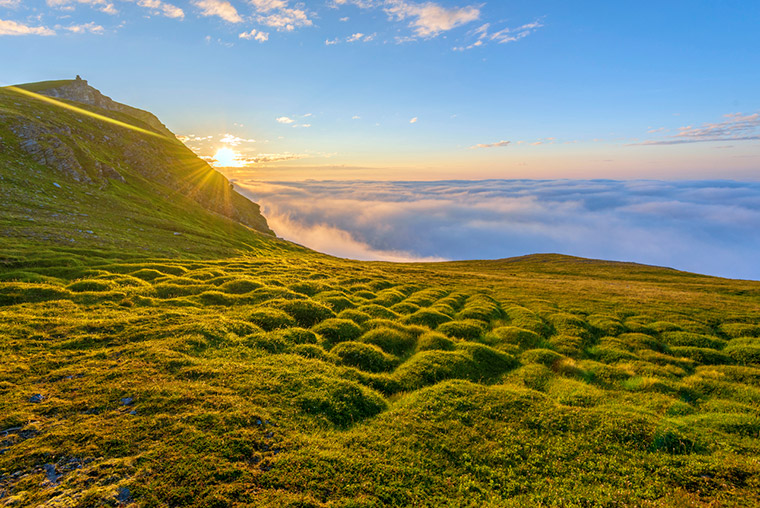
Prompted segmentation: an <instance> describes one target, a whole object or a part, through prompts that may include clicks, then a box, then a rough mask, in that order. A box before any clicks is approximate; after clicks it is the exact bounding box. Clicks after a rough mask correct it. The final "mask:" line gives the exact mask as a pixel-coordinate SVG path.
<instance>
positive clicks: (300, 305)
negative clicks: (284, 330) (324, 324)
mask: <svg viewBox="0 0 760 508" xmlns="http://www.w3.org/2000/svg"><path fill="white" fill-rule="evenodd" d="M269 305H271V306H273V307H276V308H279V309H282V310H284V311H285V312H287V313H288V314H290V315H291V316H292V317H293V319H295V320H296V324H298V326H302V327H304V328H311V327H312V326H314V325H316V324H317V323H319V322H321V321H324V320H325V319H329V318H333V317H335V313H334V312H333V311H332V310H330V309H329V308H328V307H326V306H325V305H322V304H321V303H317V302H315V301H312V300H278V301H272V302H270V304H269Z"/></svg>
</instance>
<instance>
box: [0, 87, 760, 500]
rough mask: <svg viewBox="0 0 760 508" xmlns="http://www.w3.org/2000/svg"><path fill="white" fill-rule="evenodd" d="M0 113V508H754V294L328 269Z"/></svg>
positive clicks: (47, 129)
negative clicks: (27, 142)
mask: <svg viewBox="0 0 760 508" xmlns="http://www.w3.org/2000/svg"><path fill="white" fill-rule="evenodd" d="M50 86H51V85H50V84H46V85H44V86H43V85H40V86H38V87H31V88H42V89H43V90H44V89H49V88H50ZM61 86H66V85H60V86H59V85H56V86H55V87H53V88H56V89H58V88H60V87H61ZM77 86H81V85H77ZM46 87H47V88H46ZM0 100H1V102H0V107H1V108H2V110H0V116H2V118H0V137H2V140H1V141H0V142H2V148H3V149H2V151H0V177H2V179H1V180H0V192H1V193H2V194H0V198H1V199H2V202H3V207H2V208H1V209H0V225H1V227H2V238H1V241H0V256H2V257H0V504H4V505H7V506H117V505H133V506H147V507H152V506H198V507H209V506H220V507H221V506H223V507H227V506H230V507H232V506H276V507H319V508H334V507H344V508H347V507H378V506H431V507H439V506H452V507H454V506H456V507H460V506H472V507H481V506H485V507H505V506H673V507H676V506H677V507H680V506H758V505H760V463H759V462H758V460H757V457H758V456H760V417H759V416H758V415H760V388H758V386H760V282H753V281H735V280H726V279H720V278H716V277H706V276H701V275H697V274H689V273H683V272H678V271H675V270H671V269H666V268H658V267H650V266H642V265H635V264H631V263H614V262H607V261H596V260H588V259H581V258H575V257H570V256H561V255H548V254H544V255H531V256H524V257H521V258H513V259H504V260H495V261H466V262H450V263H429V264H392V263H377V262H376V263H362V262H356V261H350V260H342V259H337V258H334V257H330V256H326V255H322V254H319V253H316V252H313V251H309V250H307V249H304V248H301V247H298V246H296V245H293V244H290V243H288V242H284V241H281V240H278V239H276V238H274V237H273V236H272V235H270V234H268V233H267V232H266V231H265V232H257V231H255V230H254V229H252V228H249V227H247V226H244V225H242V224H240V223H239V222H238V221H236V220H233V218H230V216H234V215H233V214H232V213H230V214H229V216H225V215H222V214H220V213H216V212H214V211H210V210H222V211H224V210H228V211H229V209H227V208H224V206H227V205H229V203H222V204H216V203H214V202H213V199H212V197H214V196H215V197H216V198H219V199H226V197H228V196H229V194H226V192H225V191H224V187H223V186H221V185H212V186H210V187H209V186H206V185H205V183H204V182H201V181H197V182H196V180H204V181H206V180H211V181H215V182H221V183H223V184H226V181H224V180H219V179H218V178H217V177H215V176H214V173H211V172H209V171H208V168H207V167H206V166H203V165H201V164H200V163H199V162H197V161H196V160H195V159H193V158H191V157H189V156H187V157H186V156H185V155H183V154H185V152H184V151H183V150H182V147H181V146H180V145H179V144H177V143H176V141H174V140H166V139H165V138H164V139H158V138H155V136H153V135H147V137H146V134H145V133H138V132H134V131H131V130H129V129H124V128H123V127H117V126H114V125H112V124H108V123H106V124H104V123H103V120H99V119H96V118H92V117H88V116H86V115H85V116H82V115H81V114H79V113H75V112H71V113H69V112H67V111H61V110H60V108H59V107H56V106H52V105H50V106H48V105H46V103H45V102H44V101H42V102H41V101H39V99H32V98H28V99H27V98H26V96H24V95H23V94H19V93H15V92H12V91H8V90H1V89H0ZM70 104H74V103H70ZM87 107H88V108H90V109H88V111H92V112H95V111H97V112H101V113H102V112H104V111H107V110H103V109H102V108H97V107H94V106H87ZM108 114H109V115H111V117H112V118H116V119H119V120H122V121H125V122H131V123H133V124H139V126H141V128H145V129H153V127H151V125H150V124H149V123H148V122H147V121H146V122H140V121H139V120H137V119H135V118H133V117H132V116H131V115H126V114H124V113H123V112H121V111H110V112H108ZM38 117H39V118H38ZM25 125H31V126H32V127H29V128H28V129H32V130H34V129H38V130H40V131H41V132H43V133H44V134H42V135H40V136H36V137H29V138H28V139H33V140H36V141H37V144H38V145H39V146H41V147H43V148H44V150H45V152H44V156H45V159H44V161H43V162H44V164H42V163H39V162H35V161H34V157H35V155H34V153H35V150H32V151H31V152H30V151H29V148H30V147H29V146H27V147H26V149H25V148H23V147H22V146H21V145H22V143H24V138H23V136H24V135H25V134H21V135H19V134H18V133H17V132H16V131H19V132H21V131H22V130H23V129H24V128H26V127H23V128H22V127H19V126H25ZM20 129H21V130H20ZM118 129H121V130H118ZM34 132H37V131H34ZM69 132H70V133H71V134H69ZM152 132H156V133H158V131H157V130H156V129H153V130H152ZM104 135H105V136H108V137H109V139H107V140H104V139H103V136H104ZM154 138H155V139H154ZM54 139H55V140H57V141H54ZM61 144H64V145H65V147H63V146H62V145H61ZM32 147H33V145H32ZM67 150H70V152H69V151H67ZM48 151H50V153H52V155H54V156H55V157H54V158H51V159H48ZM70 153H73V154H74V155H73V157H74V158H75V159H76V161H77V162H79V161H83V162H81V163H80V166H81V168H82V169H81V170H80V169H79V167H77V166H74V165H73V163H72V167H74V169H75V170H76V171H77V172H78V173H77V174H78V175H79V180H78V181H77V180H76V179H75V178H74V176H75V175H73V174H68V173H67V172H66V170H65V167H63V166H62V164H63V163H62V162H61V161H64V162H65V161H67V160H68V159H67V157H66V155H67V154H69V155H70ZM59 154H61V155H59ZM173 157H175V158H176V159H175V158H173ZM88 161H90V162H88ZM93 161H94V162H93ZM151 161H158V162H160V163H161V164H159V165H156V166H153V165H152V163H151ZM178 161H179V162H178ZM180 162H184V163H186V165H185V164H183V163H180ZM97 163H100V165H101V166H100V167H98V165H97ZM103 165H107V166H108V167H111V168H113V169H114V170H115V171H116V172H118V174H119V175H121V176H122V177H123V178H124V181H123V182H122V181H121V180H120V179H119V178H118V177H117V176H116V175H112V176H110V177H109V176H108V175H109V174H110V172H109V171H108V170H107V169H104V168H103ZM191 165H194V166H192V168H196V169H197V171H199V172H201V174H202V175H203V176H202V177H201V178H193V176H192V175H191V173H192V171H193V170H192V169H189V168H190V167H191ZM85 176H86V177H87V178H88V179H89V182H88V181H87V180H85ZM190 180H192V181H193V182H194V184H193V185H192V186H187V185H184V184H185V182H187V181H190ZM216 190H218V191H219V192H218V194H216V195H215V194H214V192H215V191H216ZM206 191H208V192H209V194H204V195H200V194H202V193H204V192H206ZM230 203H234V201H233V198H230ZM230 206H231V205H230ZM217 207H222V208H217ZM233 208H234V207H233ZM235 210H237V209H236V208H235ZM249 210H254V209H250V208H249ZM251 213H253V212H251ZM252 217H253V215H252Z"/></svg>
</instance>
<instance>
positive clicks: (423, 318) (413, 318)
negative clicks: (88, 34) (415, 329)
mask: <svg viewBox="0 0 760 508" xmlns="http://www.w3.org/2000/svg"><path fill="white" fill-rule="evenodd" d="M447 321H451V318H450V317H449V316H447V315H446V314H441V313H440V312H437V311H434V310H428V309H422V310H418V311H417V312H415V313H414V314H409V315H408V316H406V317H405V318H404V322H405V323H411V324H415V325H423V326H427V327H430V328H436V327H438V325H440V324H442V323H445V322H447Z"/></svg>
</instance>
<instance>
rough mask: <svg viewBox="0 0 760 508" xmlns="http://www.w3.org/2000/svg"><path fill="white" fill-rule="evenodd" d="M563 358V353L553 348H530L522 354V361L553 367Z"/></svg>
mask: <svg viewBox="0 0 760 508" xmlns="http://www.w3.org/2000/svg"><path fill="white" fill-rule="evenodd" d="M563 358H564V357H563V356H562V355H561V354H559V353H557V352H556V351H552V350H551V349H529V350H527V351H524V352H523V353H521V354H520V361H521V362H522V363H538V364H541V365H544V366H546V367H551V366H552V365H554V364H555V363H557V362H559V361H560V360H562V359H563Z"/></svg>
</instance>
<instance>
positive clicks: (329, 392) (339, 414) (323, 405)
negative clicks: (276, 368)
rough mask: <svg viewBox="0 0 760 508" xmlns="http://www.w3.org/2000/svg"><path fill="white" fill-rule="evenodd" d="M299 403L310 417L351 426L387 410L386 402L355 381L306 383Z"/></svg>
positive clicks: (318, 378)
mask: <svg viewBox="0 0 760 508" xmlns="http://www.w3.org/2000/svg"><path fill="white" fill-rule="evenodd" d="M304 384H305V385H306V386H305V387H303V389H301V390H299V392H298V393H299V394H298V396H297V397H296V404H297V405H298V407H299V408H300V409H301V410H302V411H303V412H304V413H306V414H310V415H314V416H317V417H320V418H324V419H326V420H327V421H329V422H330V423H332V424H334V425H337V426H339V427H348V426H350V425H352V424H354V423H358V422H360V421H362V420H364V419H366V418H370V417H372V416H375V415H377V414H379V413H380V412H382V411H383V410H385V408H386V407H387V404H386V402H385V400H384V399H383V398H382V397H381V396H380V394H378V393H377V392H375V391H374V390H371V389H369V388H366V387H364V386H362V385H360V384H359V383H357V382H355V381H347V380H344V379H336V378H328V377H324V376H315V377H313V378H310V379H308V380H306V381H305V382H304Z"/></svg>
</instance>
